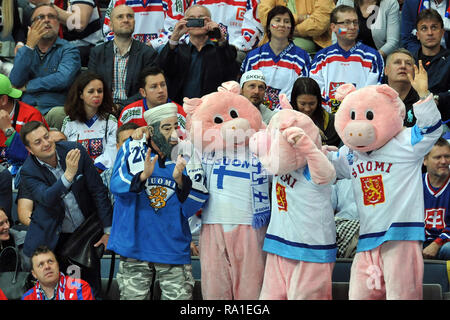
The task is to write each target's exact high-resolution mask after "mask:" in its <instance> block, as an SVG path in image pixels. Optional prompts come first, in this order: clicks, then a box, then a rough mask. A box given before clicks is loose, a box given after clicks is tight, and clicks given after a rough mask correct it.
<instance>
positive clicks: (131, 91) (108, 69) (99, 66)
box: [88, 39, 157, 107]
mask: <svg viewBox="0 0 450 320" xmlns="http://www.w3.org/2000/svg"><path fill="white" fill-rule="evenodd" d="M132 41H133V42H132V44H131V48H130V58H129V60H128V65H127V77H126V80H125V92H126V94H127V97H128V99H127V100H126V101H124V102H123V103H122V107H124V106H126V105H128V104H130V103H133V102H135V101H137V100H139V99H142V96H141V95H140V93H139V88H140V83H139V73H140V72H141V71H142V70H143V69H145V68H147V67H150V66H154V65H156V61H155V60H156V57H157V52H156V51H155V50H154V49H153V48H152V47H150V46H147V45H146V44H144V43H142V42H140V41H137V40H134V39H133V40H132ZM88 69H89V70H90V71H93V72H95V73H97V74H99V75H101V76H103V79H105V82H106V83H107V84H108V87H109V89H110V90H112V84H113V79H114V41H108V42H106V43H103V44H101V45H98V46H96V47H94V48H92V49H91V53H90V56H89V65H88Z"/></svg>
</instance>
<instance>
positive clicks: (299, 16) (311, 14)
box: [258, 0, 335, 56]
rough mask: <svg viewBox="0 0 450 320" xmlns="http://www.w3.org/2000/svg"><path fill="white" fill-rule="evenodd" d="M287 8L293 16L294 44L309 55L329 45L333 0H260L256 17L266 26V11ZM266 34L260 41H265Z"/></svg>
mask: <svg viewBox="0 0 450 320" xmlns="http://www.w3.org/2000/svg"><path fill="white" fill-rule="evenodd" d="M277 5H281V6H285V7H287V8H289V10H291V12H292V14H293V15H294V18H295V25H293V29H294V34H293V35H294V39H293V41H294V44H295V45H296V46H298V47H300V48H302V49H304V50H306V52H308V53H309V54H310V55H311V56H312V55H314V54H315V53H316V52H317V51H319V50H320V49H322V48H325V47H328V46H330V45H331V29H330V14H331V11H332V10H333V9H334V7H335V5H334V1H333V0H260V2H259V4H258V17H259V19H260V20H261V24H262V25H263V27H266V19H267V14H268V12H269V11H270V10H271V9H272V8H273V7H275V6H277ZM266 38H267V37H266V36H264V38H263V39H262V43H265V42H267V40H266Z"/></svg>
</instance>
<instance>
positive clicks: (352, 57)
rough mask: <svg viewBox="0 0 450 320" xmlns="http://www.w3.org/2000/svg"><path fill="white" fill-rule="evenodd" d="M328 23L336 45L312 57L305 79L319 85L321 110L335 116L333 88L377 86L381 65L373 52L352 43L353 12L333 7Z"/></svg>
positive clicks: (354, 34) (354, 33) (336, 104)
mask: <svg viewBox="0 0 450 320" xmlns="http://www.w3.org/2000/svg"><path fill="white" fill-rule="evenodd" d="M330 19H331V30H332V31H333V32H334V33H336V37H337V43H335V44H333V45H331V46H329V47H326V48H324V49H322V50H320V51H319V52H318V53H317V54H316V56H315V57H314V59H313V61H312V66H311V70H310V74H309V76H310V77H311V78H313V79H314V80H315V81H316V82H317V83H318V84H319V87H320V89H321V91H322V98H323V107H324V108H325V109H326V110H327V111H328V112H332V113H335V112H336V111H337V110H338V108H339V105H340V101H337V100H336V97H335V93H336V90H337V88H338V87H339V86H340V85H342V84H345V83H352V84H353V85H354V86H355V87H356V89H360V88H363V87H365V86H368V85H371V84H381V81H382V78H383V70H384V62H383V58H382V57H381V55H380V54H379V53H378V51H377V50H376V49H374V48H372V47H369V46H366V45H365V44H363V43H361V42H356V38H357V37H358V32H359V25H358V15H357V14H356V11H355V9H354V8H352V7H349V6H345V5H340V6H337V7H336V8H335V9H334V10H333V11H332V12H331V17H330Z"/></svg>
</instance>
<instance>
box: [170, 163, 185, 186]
mask: <svg viewBox="0 0 450 320" xmlns="http://www.w3.org/2000/svg"><path fill="white" fill-rule="evenodd" d="M184 168H186V160H185V159H184V158H183V156H182V155H181V154H179V155H178V157H177V163H176V164H175V168H174V169H173V173H172V177H173V179H174V180H175V181H176V183H177V184H178V188H180V189H181V188H182V187H183V179H182V178H181V177H182V175H183V170H184Z"/></svg>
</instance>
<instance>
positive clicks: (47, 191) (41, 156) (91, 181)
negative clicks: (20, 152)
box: [20, 121, 112, 298]
mask: <svg viewBox="0 0 450 320" xmlns="http://www.w3.org/2000/svg"><path fill="white" fill-rule="evenodd" d="M20 135H21V139H22V142H23V143H24V145H25V147H26V148H27V150H28V151H29V152H30V156H29V157H28V158H27V160H26V161H25V163H24V164H23V166H22V171H21V177H22V183H23V184H24V186H25V187H26V188H27V189H28V190H30V191H31V192H32V196H33V201H34V203H35V207H34V211H33V215H32V217H31V223H30V226H29V229H28V232H27V236H26V238H25V244H24V253H25V255H27V256H28V257H31V256H32V254H33V252H34V250H35V249H36V248H37V247H39V246H41V245H46V246H48V247H49V248H51V249H52V250H55V251H56V252H58V249H59V248H61V247H63V246H64V243H65V242H66V241H67V239H68V238H69V237H70V235H71V234H72V233H73V232H74V231H75V230H76V228H77V227H78V226H80V225H81V223H82V222H83V221H84V220H85V219H86V218H87V217H89V216H90V215H92V214H96V215H98V217H99V218H100V221H101V222H102V225H103V228H104V235H103V236H102V237H101V239H100V240H99V241H98V242H97V243H96V244H94V246H95V247H98V246H100V245H101V244H103V245H104V246H105V248H106V245H107V243H108V239H109V233H110V228H111V224H112V207H111V203H110V201H109V199H108V191H107V189H106V187H105V186H104V185H103V183H102V179H101V177H100V175H99V173H98V171H97V170H96V168H95V166H94V164H93V162H92V160H91V159H90V157H89V155H88V154H87V152H86V150H85V149H84V148H83V147H82V146H81V145H80V144H77V143H75V142H67V141H61V142H57V143H55V142H54V141H53V140H52V139H51V138H50V136H49V132H48V130H47V128H46V127H45V126H44V125H43V124H42V123H41V122H38V121H31V122H28V123H27V124H25V125H24V126H23V127H22V130H21V132H20ZM81 278H82V279H83V280H86V281H87V282H88V283H89V284H90V285H91V287H92V289H93V292H94V295H95V296H96V298H97V297H98V295H99V293H100V292H99V291H100V268H99V267H98V268H96V269H95V270H91V269H82V270H81Z"/></svg>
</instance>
